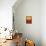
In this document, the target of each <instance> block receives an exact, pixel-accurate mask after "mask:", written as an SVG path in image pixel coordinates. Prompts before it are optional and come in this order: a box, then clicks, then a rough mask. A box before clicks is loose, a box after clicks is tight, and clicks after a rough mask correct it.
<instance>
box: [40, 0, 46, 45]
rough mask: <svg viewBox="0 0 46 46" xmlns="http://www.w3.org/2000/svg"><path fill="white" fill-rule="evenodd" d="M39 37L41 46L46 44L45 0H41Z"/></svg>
mask: <svg viewBox="0 0 46 46" xmlns="http://www.w3.org/2000/svg"><path fill="white" fill-rule="evenodd" d="M41 38H42V39H41V40H42V46H46V0H42V1H41Z"/></svg>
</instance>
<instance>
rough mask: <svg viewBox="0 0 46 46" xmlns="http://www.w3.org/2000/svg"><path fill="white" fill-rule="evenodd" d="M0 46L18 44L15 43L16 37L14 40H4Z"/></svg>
mask: <svg viewBox="0 0 46 46" xmlns="http://www.w3.org/2000/svg"><path fill="white" fill-rule="evenodd" d="M0 46H16V44H15V39H13V40H6V42H4V43H3V44H2V45H0Z"/></svg>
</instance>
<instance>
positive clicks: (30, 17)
mask: <svg viewBox="0 0 46 46" xmlns="http://www.w3.org/2000/svg"><path fill="white" fill-rule="evenodd" d="M26 24H32V16H26Z"/></svg>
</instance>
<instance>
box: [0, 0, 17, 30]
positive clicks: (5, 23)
mask: <svg viewBox="0 0 46 46" xmlns="http://www.w3.org/2000/svg"><path fill="white" fill-rule="evenodd" d="M15 2H16V0H0V27H7V28H9V29H11V28H12V6H13V4H14V3H15Z"/></svg>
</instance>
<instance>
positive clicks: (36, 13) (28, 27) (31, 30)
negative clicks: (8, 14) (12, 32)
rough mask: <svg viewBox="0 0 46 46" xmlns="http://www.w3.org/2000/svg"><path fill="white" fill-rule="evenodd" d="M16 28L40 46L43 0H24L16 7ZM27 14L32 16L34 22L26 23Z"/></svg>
mask: <svg viewBox="0 0 46 46" xmlns="http://www.w3.org/2000/svg"><path fill="white" fill-rule="evenodd" d="M14 16H15V28H16V29H17V30H18V32H22V33H23V34H24V37H25V38H26V37H27V38H28V39H32V40H34V41H35V42H36V46H40V42H41V41H40V40H41V39H40V36H41V34H40V32H41V0H23V2H22V3H21V4H20V5H19V6H18V7H17V8H16V9H15V12H14ZM26 16H32V24H26V22H25V21H26Z"/></svg>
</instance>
